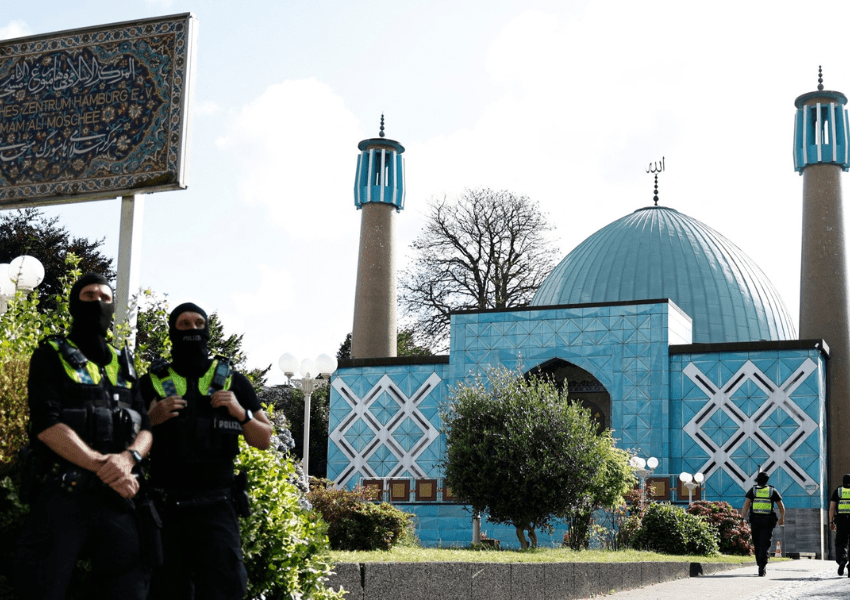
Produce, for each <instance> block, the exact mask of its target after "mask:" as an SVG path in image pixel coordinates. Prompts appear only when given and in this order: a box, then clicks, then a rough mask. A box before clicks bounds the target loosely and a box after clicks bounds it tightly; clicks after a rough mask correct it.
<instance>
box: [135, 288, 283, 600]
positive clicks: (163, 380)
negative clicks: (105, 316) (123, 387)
mask: <svg viewBox="0 0 850 600" xmlns="http://www.w3.org/2000/svg"><path fill="white" fill-rule="evenodd" d="M168 335H169V338H170V339H171V344H172V350H171V356H172V362H171V363H170V364H168V363H158V364H154V365H152V366H151V370H150V372H149V373H148V374H147V375H145V376H144V377H143V378H142V380H141V386H142V396H143V398H144V400H145V402H146V403H147V402H150V406H149V411H150V416H151V423H152V424H153V433H154V444H153V449H152V450H151V464H150V482H151V487H153V488H154V489H155V490H158V491H159V492H160V494H161V497H162V509H161V511H160V512H161V515H162V520H163V529H162V542H163V557H164V560H163V565H162V567H160V568H159V569H156V570H155V571H154V574H153V580H152V582H151V592H150V598H151V599H155V600H162V599H175V600H177V599H180V600H187V599H191V598H197V599H198V600H217V599H222V600H224V599H236V598H242V597H244V595H245V590H246V585H247V582H246V574H245V567H244V565H243V563H242V550H241V545H240V538H239V522H238V520H237V515H236V511H235V504H234V501H235V500H236V499H237V496H238V495H243V497H244V489H239V488H238V486H235V485H234V473H233V459H234V458H235V456H236V455H237V454H238V452H239V446H238V438H239V435H244V437H245V441H246V442H247V443H248V444H250V445H251V446H254V447H256V448H260V449H265V448H268V446H269V444H270V441H271V435H272V426H271V423H270V422H269V420H268V417H266V415H265V413H264V412H263V410H262V407H261V406H260V403H259V400H258V399H257V396H256V394H255V393H254V389H253V387H252V386H251V383H250V382H249V381H248V379H247V378H246V377H245V376H243V375H241V374H240V373H237V372H235V371H233V370H232V369H231V367H230V364H229V363H228V362H227V361H226V360H224V359H221V358H218V357H217V358H215V359H211V358H210V357H209V355H208V353H207V344H208V342H209V321H208V320H207V314H206V312H204V310H203V309H202V308H201V307H199V306H197V305H195V304H192V303H186V304H181V305H180V306H178V307H177V308H175V309H174V310H173V311H172V312H171V315H170V316H169V319H168Z"/></svg>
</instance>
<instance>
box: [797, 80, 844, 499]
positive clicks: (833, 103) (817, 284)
mask: <svg viewBox="0 0 850 600" xmlns="http://www.w3.org/2000/svg"><path fill="white" fill-rule="evenodd" d="M794 104H795V106H796V107H797V117H796V120H795V125H794V169H795V170H797V171H799V172H800V174H801V175H802V176H803V244H802V257H801V268H800V339H823V340H826V343H827V345H828V346H829V349H830V361H829V368H828V370H827V373H828V380H827V389H828V390H829V396H828V408H827V431H828V434H829V473H828V475H829V482H828V486H829V487H828V490H832V489H834V488H835V487H837V486H838V485H840V483H841V476H842V475H843V474H844V473H848V472H850V444H848V443H847V435H848V432H850V316H848V312H849V311H850V308H849V307H848V300H850V295H848V289H847V252H846V249H847V244H846V236H845V233H844V229H845V228H844V208H843V205H842V199H841V171H842V170H844V171H847V170H848V169H850V145H848V120H847V109H846V108H845V105H846V104H847V97H846V96H845V95H844V94H842V93H841V92H831V91H827V90H824V89H823V73H822V71H821V70H820V68H819V69H818V89H817V91H816V92H809V93H808V94H803V95H802V96H800V97H799V98H797V100H796V101H795V102H794Z"/></svg>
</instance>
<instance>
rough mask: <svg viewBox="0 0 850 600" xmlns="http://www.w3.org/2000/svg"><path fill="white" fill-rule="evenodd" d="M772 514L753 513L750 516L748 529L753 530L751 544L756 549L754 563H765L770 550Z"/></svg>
mask: <svg viewBox="0 0 850 600" xmlns="http://www.w3.org/2000/svg"><path fill="white" fill-rule="evenodd" d="M775 524H776V523H775V521H774V519H773V516H772V515H771V516H761V515H753V516H752V517H750V529H751V530H752V532H753V546H755V551H756V564H758V566H759V567H764V566H765V565H767V553H768V552H769V551H770V538H771V537H773V527H774V525H775Z"/></svg>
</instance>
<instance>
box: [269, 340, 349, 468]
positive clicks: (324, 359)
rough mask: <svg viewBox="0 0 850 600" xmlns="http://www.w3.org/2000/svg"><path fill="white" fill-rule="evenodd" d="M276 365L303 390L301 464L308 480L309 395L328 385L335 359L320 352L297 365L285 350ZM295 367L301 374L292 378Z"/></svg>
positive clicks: (292, 384) (295, 359) (334, 369)
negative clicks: (302, 446)
mask: <svg viewBox="0 0 850 600" xmlns="http://www.w3.org/2000/svg"><path fill="white" fill-rule="evenodd" d="M277 365H278V367H280V370H281V371H283V374H284V375H286V378H287V379H288V380H289V384H290V385H291V386H293V387H297V388H298V389H300V390H301V391H302V392H304V457H303V458H302V460H301V464H302V468H303V469H304V477H306V478H307V480H308V481H309V479H310V476H309V473H308V471H307V468H308V467H309V465H310V397H311V396H312V395H313V390H317V389H319V388H323V387H325V386H326V385H328V382H329V381H330V378H331V373H333V372H334V371H336V359H335V358H334V357H333V356H328V355H327V354H320V355H319V356H318V357H316V360H315V361H313V360H311V359H309V358H305V359H304V360H302V361H301V365H300V367H299V365H298V359H297V358H295V357H294V356H293V355H292V354H289V353H288V352H287V353H286V354H284V355H283V356H281V357H280V359H279V360H278V361H277ZM296 369H297V370H298V371H299V373H300V374H301V379H293V375H295V371H296ZM319 376H321V379H318V377H319Z"/></svg>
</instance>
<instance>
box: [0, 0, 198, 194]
mask: <svg viewBox="0 0 850 600" xmlns="http://www.w3.org/2000/svg"><path fill="white" fill-rule="evenodd" d="M196 32H197V19H195V18H194V17H193V16H192V14H191V13H184V14H179V15H170V16H165V17H158V18H153V19H144V20H139V21H126V22H123V23H115V24H111V25H102V26H96V27H87V28H83V29H74V30H68V31H62V32H58V33H49V34H43V35H37V36H30V37H24V38H17V39H13V40H3V41H0V209H5V208H16V207H21V206H37V205H45V204H65V203H70V202H82V201H87V200H101V199H107V198H115V197H117V196H128V195H134V194H137V193H149V192H156V191H166V190H177V189H185V188H186V175H187V168H188V156H187V152H188V151H187V148H188V143H187V142H188V139H189V125H190V114H191V111H190V105H191V104H190V103H191V92H192V81H193V61H194V50H195V38H196Z"/></svg>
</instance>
